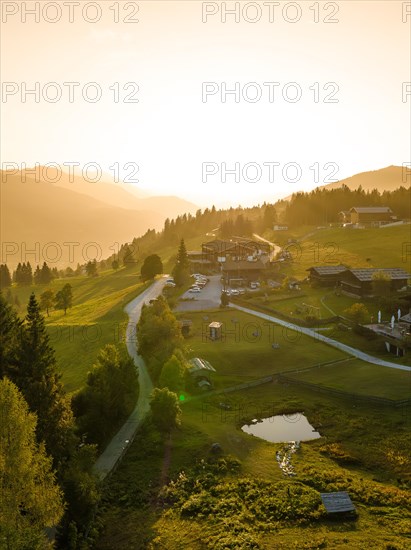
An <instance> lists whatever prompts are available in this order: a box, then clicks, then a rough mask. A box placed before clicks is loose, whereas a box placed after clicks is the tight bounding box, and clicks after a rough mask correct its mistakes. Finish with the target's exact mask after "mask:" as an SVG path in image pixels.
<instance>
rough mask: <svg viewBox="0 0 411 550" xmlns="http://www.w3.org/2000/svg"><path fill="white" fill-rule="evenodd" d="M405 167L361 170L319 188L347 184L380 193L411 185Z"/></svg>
mask: <svg viewBox="0 0 411 550" xmlns="http://www.w3.org/2000/svg"><path fill="white" fill-rule="evenodd" d="M406 175H407V173H406V171H405V168H403V167H402V166H393V165H391V166H387V167H386V168H380V169H379V170H372V171H370V172H360V173H359V174H354V175H353V176H350V177H349V178H345V179H343V180H339V181H335V182H333V183H328V184H327V185H319V186H318V187H317V189H338V188H339V187H342V186H343V185H346V186H347V187H348V188H349V189H351V190H354V189H358V187H360V186H361V187H362V188H363V190H364V191H371V190H372V189H377V190H378V191H379V192H380V193H382V192H384V191H392V190H394V189H398V188H399V187H409V186H410V183H411V179H410V176H408V178H406ZM290 199H291V195H288V196H287V197H285V198H284V199H283V200H286V201H288V200H290Z"/></svg>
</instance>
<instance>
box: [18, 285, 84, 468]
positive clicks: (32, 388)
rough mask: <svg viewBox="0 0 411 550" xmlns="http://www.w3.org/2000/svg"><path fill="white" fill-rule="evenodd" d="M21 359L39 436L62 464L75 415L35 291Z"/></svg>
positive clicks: (25, 392)
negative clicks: (61, 377)
mask: <svg viewBox="0 0 411 550" xmlns="http://www.w3.org/2000/svg"><path fill="white" fill-rule="evenodd" d="M18 361H19V369H18V371H17V372H16V375H15V382H16V384H17V386H18V387H19V388H20V389H21V391H22V393H23V395H24V397H25V399H26V401H27V403H28V405H29V407H30V410H31V411H33V412H35V413H36V414H37V417H38V424H37V439H38V441H39V442H41V441H44V442H45V444H46V450H47V452H48V453H49V454H51V455H52V456H53V459H54V465H55V466H56V467H59V466H61V464H62V463H63V462H65V461H66V460H67V458H68V455H69V453H70V447H71V446H72V443H73V415H72V412H71V408H70V404H69V401H68V399H67V398H66V396H65V394H64V391H63V387H62V384H61V382H60V375H59V374H58V372H57V362H56V358H55V355H54V350H53V348H52V347H51V346H50V343H49V337H48V334H47V332H46V328H45V324H44V317H43V316H42V314H41V313H40V308H39V305H38V303H37V300H36V297H35V295H34V294H33V293H32V294H31V296H30V300H29V304H28V306H27V315H26V318H25V322H24V325H23V330H22V333H21V346H20V349H19V353H18Z"/></svg>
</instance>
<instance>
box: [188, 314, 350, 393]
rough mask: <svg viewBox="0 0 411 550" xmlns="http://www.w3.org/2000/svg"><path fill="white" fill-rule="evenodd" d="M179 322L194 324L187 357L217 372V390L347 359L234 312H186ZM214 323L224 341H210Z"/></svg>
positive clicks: (285, 331) (319, 345) (260, 320)
mask: <svg viewBox="0 0 411 550" xmlns="http://www.w3.org/2000/svg"><path fill="white" fill-rule="evenodd" d="M178 318H180V319H189V320H191V321H192V323H193V324H192V327H191V330H190V335H189V337H188V338H187V339H186V345H187V350H188V355H189V357H196V356H199V357H203V358H204V359H206V360H207V361H209V362H210V363H211V365H212V366H213V367H214V368H215V369H216V371H217V373H216V374H213V382H214V384H215V387H216V388H217V389H218V388H222V387H227V386H229V385H234V384H238V383H241V382H246V381H248V380H252V379H256V378H262V377H264V376H268V375H270V374H273V373H276V372H283V371H288V370H295V369H297V368H299V367H309V366H314V365H317V364H318V363H320V362H321V363H322V362H326V361H337V360H339V359H343V358H345V357H346V354H344V353H343V352H341V351H339V350H337V349H334V348H332V347H330V346H327V345H326V344H323V343H321V342H318V341H317V340H315V339H313V338H309V337H308V336H305V335H303V334H301V333H300V332H296V331H293V330H289V329H285V328H283V327H280V326H279V325H275V324H274V323H268V322H266V321H263V320H262V319H258V318H256V317H254V316H253V315H248V314H246V313H242V312H239V311H235V310H220V309H217V310H214V311H207V312H190V313H188V312H184V313H179V314H178ZM233 320H235V321H236V322H235V323H233ZM212 321H219V322H221V323H223V331H224V335H225V337H224V338H223V340H221V341H212V340H210V339H208V338H207V334H208V328H207V327H208V324H209V323H210V322H212ZM273 343H276V344H279V348H278V349H273V348H272V344H273Z"/></svg>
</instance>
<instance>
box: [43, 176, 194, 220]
mask: <svg viewBox="0 0 411 550" xmlns="http://www.w3.org/2000/svg"><path fill="white" fill-rule="evenodd" d="M47 174H48V181H49V182H50V183H53V185H55V186H56V187H61V188H63V189H68V190H69V191H74V192H76V193H81V194H83V195H87V196H88V197H92V198H93V199H96V200H99V201H103V202H105V203H107V204H109V205H110V206H117V207H119V208H127V209H128V210H150V211H152V212H156V213H159V214H161V215H162V216H163V217H164V219H165V218H176V217H177V216H178V215H180V214H184V213H188V212H190V213H191V214H193V213H194V212H195V211H196V210H197V209H198V206H197V205H195V204H193V203H192V202H189V201H186V200H184V199H181V198H179V197H176V196H166V197H165V196H148V195H147V194H146V193H145V192H144V191H142V190H140V189H139V188H138V187H136V186H134V185H131V184H129V183H122V182H120V183H112V182H110V181H108V180H104V179H101V180H100V181H97V182H92V181H89V180H86V179H84V178H83V177H80V176H74V177H72V178H70V176H69V174H68V173H65V172H62V173H61V177H60V179H59V180H58V181H56V182H52V180H53V179H54V177H55V174H53V170H52V169H51V168H50V169H49V171H48V172H47ZM150 227H151V226H150ZM153 227H154V226H153ZM156 229H157V227H156Z"/></svg>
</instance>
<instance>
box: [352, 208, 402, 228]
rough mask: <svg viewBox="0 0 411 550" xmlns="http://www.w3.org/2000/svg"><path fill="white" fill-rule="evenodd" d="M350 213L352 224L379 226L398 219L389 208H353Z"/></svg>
mask: <svg viewBox="0 0 411 550" xmlns="http://www.w3.org/2000/svg"><path fill="white" fill-rule="evenodd" d="M349 212H350V222H351V223H352V224H357V223H358V224H363V225H379V224H382V223H389V222H390V221H393V220H394V219H396V218H395V217H394V216H393V212H392V210H391V208H389V207H388V206H353V207H352V208H350V211H349Z"/></svg>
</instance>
